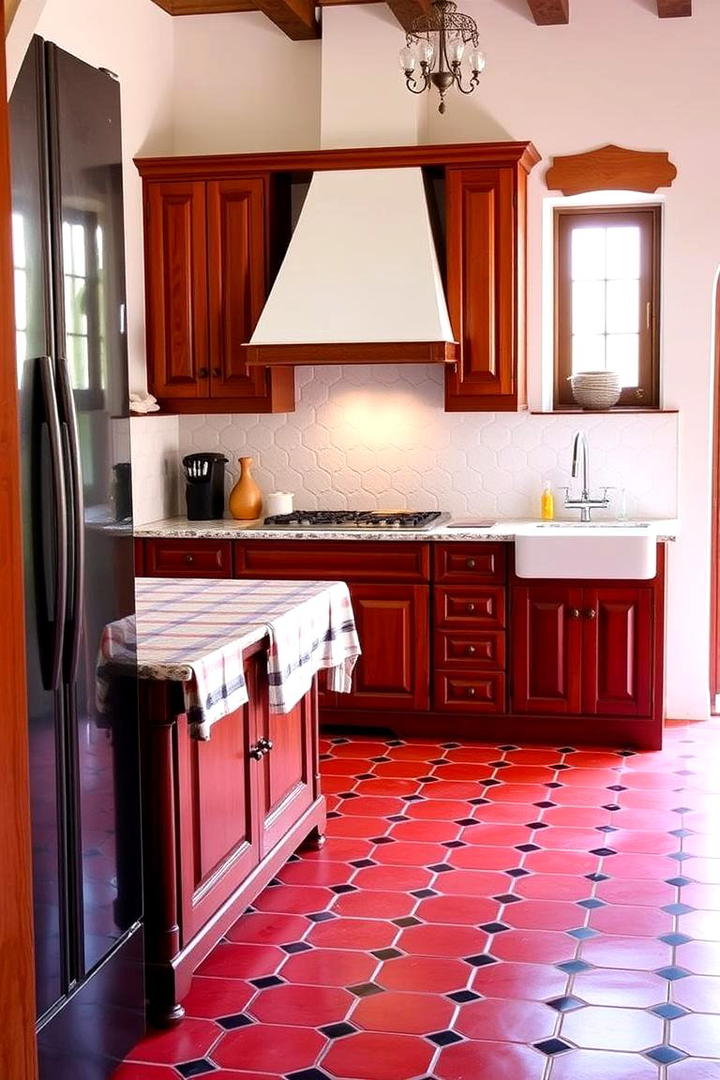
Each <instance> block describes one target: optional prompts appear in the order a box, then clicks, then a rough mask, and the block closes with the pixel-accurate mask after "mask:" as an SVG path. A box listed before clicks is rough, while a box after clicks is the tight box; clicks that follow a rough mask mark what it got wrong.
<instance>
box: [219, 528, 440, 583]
mask: <svg viewBox="0 0 720 1080" xmlns="http://www.w3.org/2000/svg"><path fill="white" fill-rule="evenodd" d="M235 577H239V578H245V577H248V578H292V579H296V578H299V579H301V580H303V579H305V578H315V579H320V580H328V581H357V582H363V581H375V582H379V583H388V584H395V583H396V582H418V583H423V582H426V581H427V580H428V579H429V577H430V552H429V549H428V545H427V544H421V543H403V542H402V541H388V542H387V543H383V542H382V541H380V542H378V543H373V542H372V541H371V540H350V541H346V542H344V543H343V541H341V540H340V541H332V540H331V541H327V540H289V541H288V540H279V539H278V540H269V541H267V542H263V541H260V540H251V541H249V542H245V543H243V542H236V543H235Z"/></svg>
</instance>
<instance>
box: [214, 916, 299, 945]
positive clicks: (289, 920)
mask: <svg viewBox="0 0 720 1080" xmlns="http://www.w3.org/2000/svg"><path fill="white" fill-rule="evenodd" d="M311 926H312V923H311V922H309V920H308V919H305V918H304V917H303V916H302V915H284V914H278V912H276V911H258V912H254V913H251V914H249V915H243V917H242V918H241V919H238V921H237V922H236V923H235V925H234V926H231V927H230V929H229V930H228V932H227V934H226V935H225V936H226V937H227V938H228V940H229V941H233V942H235V943H236V944H239V943H245V944H254V945H285V944H286V943H287V942H288V941H298V939H299V938H301V937H302V936H303V934H305V933H306V931H307V930H309V929H310V927H311Z"/></svg>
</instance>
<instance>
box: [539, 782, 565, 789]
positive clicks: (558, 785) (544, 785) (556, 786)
mask: <svg viewBox="0 0 720 1080" xmlns="http://www.w3.org/2000/svg"><path fill="white" fill-rule="evenodd" d="M562 786H563V785H562V784H561V783H559V782H558V781H557V780H551V781H550V783H548V784H543V787H549V788H559V787H562Z"/></svg>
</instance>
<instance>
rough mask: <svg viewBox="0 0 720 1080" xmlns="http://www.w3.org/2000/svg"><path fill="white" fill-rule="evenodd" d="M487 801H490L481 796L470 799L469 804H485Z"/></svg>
mask: <svg viewBox="0 0 720 1080" xmlns="http://www.w3.org/2000/svg"><path fill="white" fill-rule="evenodd" d="M489 802H490V800H489V799H483V798H479V799H470V805H471V806H487V805H488V803H489ZM475 824H476V825H477V824H478V822H477V821H476V822H475Z"/></svg>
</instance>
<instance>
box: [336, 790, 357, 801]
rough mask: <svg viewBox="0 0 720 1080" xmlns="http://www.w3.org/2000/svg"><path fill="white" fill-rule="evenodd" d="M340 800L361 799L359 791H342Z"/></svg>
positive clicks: (339, 796)
mask: <svg viewBox="0 0 720 1080" xmlns="http://www.w3.org/2000/svg"><path fill="white" fill-rule="evenodd" d="M337 798H338V799H359V798H360V796H359V795H358V793H357V791H341V792H340V794H339V795H338V796H337Z"/></svg>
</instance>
